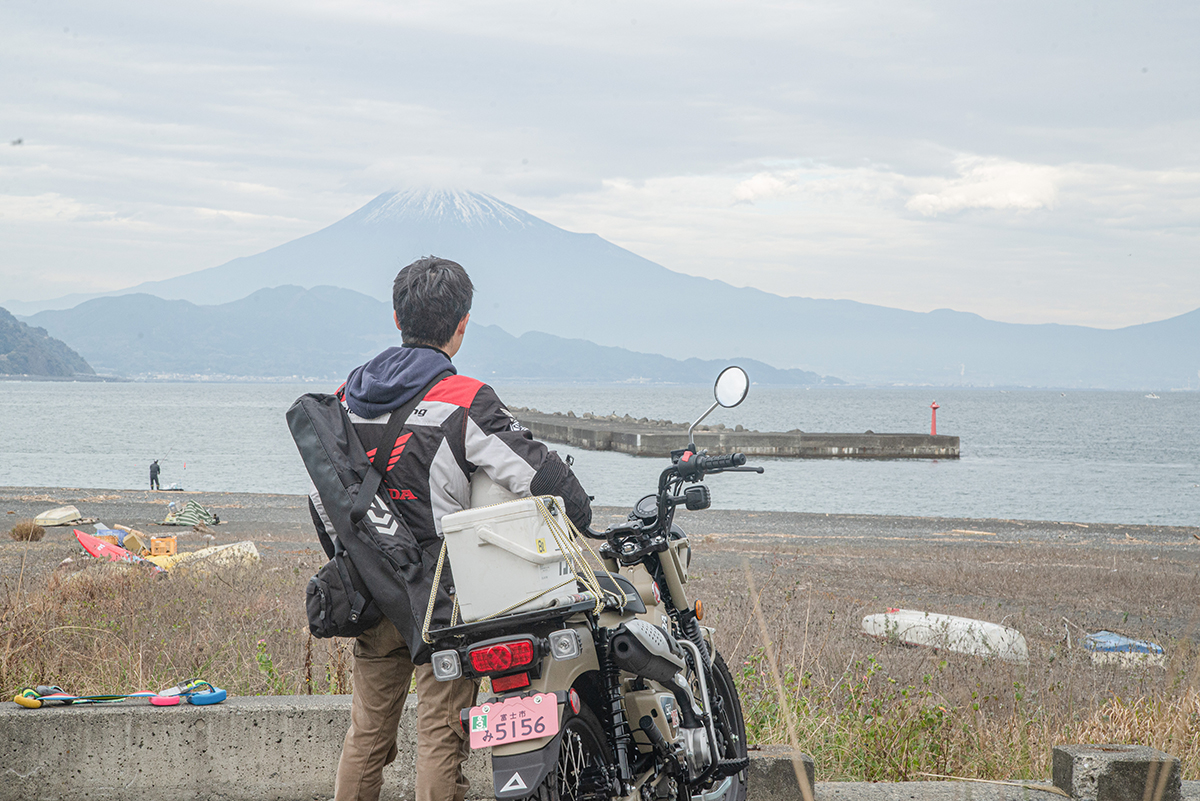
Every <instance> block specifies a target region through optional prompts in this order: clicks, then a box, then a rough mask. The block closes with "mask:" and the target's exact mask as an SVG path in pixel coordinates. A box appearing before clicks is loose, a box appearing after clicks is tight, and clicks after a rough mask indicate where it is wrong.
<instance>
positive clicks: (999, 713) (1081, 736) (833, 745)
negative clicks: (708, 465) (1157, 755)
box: [706, 577, 1200, 781]
mask: <svg viewBox="0 0 1200 801" xmlns="http://www.w3.org/2000/svg"><path fill="white" fill-rule="evenodd" d="M773 578H774V577H769V578H768V580H767V582H766V584H768V585H769V584H771V582H772V580H773ZM797 584H800V582H797ZM810 586H811V585H810ZM771 589H773V590H774V592H771V591H767V592H764V593H762V594H760V595H759V596H758V599H759V601H761V602H762V606H763V611H764V612H765V616H766V618H767V619H766V620H764V622H763V624H762V625H761V626H759V627H755V626H754V624H753V623H752V622H746V623H743V621H748V620H752V619H753V617H754V614H755V613H756V611H757V610H755V609H754V607H755V605H756V601H755V599H754V598H751V597H749V596H748V594H747V592H746V590H745V588H744V587H731V588H730V589H729V590H728V591H727V595H726V596H725V597H724V598H723V599H721V600H720V602H713V601H711V600H706V606H707V607H709V608H712V609H716V610H718V614H719V617H720V620H732V621H736V622H737V624H738V625H736V626H731V627H730V629H731V630H725V631H723V632H721V635H720V636H721V639H719V641H718V646H719V647H721V648H722V650H724V651H726V659H727V661H728V662H729V664H730V665H731V666H735V665H736V666H737V667H734V668H733V669H734V672H735V678H736V680H737V684H738V688H739V692H740V695H741V700H742V707H743V712H744V715H745V718H746V725H747V734H748V737H749V741H750V742H751V743H758V744H761V745H768V744H788V741H789V737H788V734H787V717H788V714H787V713H788V712H789V711H790V713H791V718H792V720H793V721H794V727H795V730H796V734H795V745H797V746H798V747H799V749H800V750H801V751H803V752H805V753H808V754H810V755H811V756H812V757H813V758H814V759H815V761H816V764H817V766H818V770H819V772H820V774H821V776H822V777H824V778H825V779H828V780H858V781H862V780H867V781H913V780H919V779H921V778H923V774H942V775H954V776H961V777H969V778H979V779H1017V780H1045V779H1046V778H1048V777H1049V775H1050V758H1051V753H1052V749H1053V747H1054V746H1055V745H1060V744H1067V743H1128V744H1140V745H1148V746H1151V747H1155V748H1159V749H1161V750H1163V751H1166V752H1167V753H1170V754H1173V755H1174V756H1177V757H1179V758H1180V760H1181V763H1182V769H1183V778H1185V779H1197V778H1200V653H1198V650H1197V647H1196V645H1195V643H1193V642H1192V640H1191V637H1190V634H1187V635H1185V636H1182V637H1176V638H1165V637H1162V636H1158V637H1157V639H1159V640H1160V642H1161V643H1162V644H1163V645H1165V646H1166V647H1167V651H1168V653H1170V654H1173V658H1172V660H1171V661H1170V662H1169V663H1168V665H1167V666H1166V668H1165V669H1164V668H1162V667H1148V666H1147V667H1142V668H1137V669H1133V670H1125V669H1122V668H1119V667H1116V666H1097V665H1093V664H1092V663H1091V661H1090V659H1089V657H1088V656H1087V654H1086V652H1084V651H1082V650H1081V649H1080V648H1079V647H1078V643H1075V644H1074V646H1075V647H1072V644H1071V640H1070V639H1069V638H1068V637H1067V636H1065V635H1064V636H1063V637H1062V638H1061V639H1059V638H1057V637H1047V636H1042V637H1037V636H1029V637H1028V638H1027V639H1028V640H1029V646H1030V655H1031V659H1030V663H1029V664H1028V665H1012V664H1007V663H1004V662H1001V661H999V660H983V659H978V658H975V657H970V656H964V655H960V654H952V653H947V652H937V651H933V650H929V649H915V648H903V647H899V646H897V645H895V644H887V643H882V642H877V641H875V640H871V639H868V638H866V637H864V636H863V635H862V634H861V632H860V631H859V622H860V620H861V617H862V615H863V614H867V613H870V612H875V611H878V609H877V608H873V607H872V606H868V605H863V604H862V603H861V602H859V601H858V600H857V599H846V598H840V597H838V596H836V595H834V594H831V593H823V594H822V593H814V592H812V591H811V590H810V591H809V592H804V593H796V592H794V591H788V590H784V591H782V592H781V591H779V590H778V582H777V583H776V584H775V585H774V587H773V588H771ZM805 589H807V588H805ZM814 596H815V597H814ZM1015 622H1016V623H1017V625H1018V628H1019V629H1022V630H1024V631H1026V632H1040V631H1052V629H1050V628H1049V627H1048V626H1041V625H1039V621H1037V620H1036V619H1033V618H1026V617H1024V616H1021V617H1019V618H1018V620H1017V621H1015ZM719 625H720V621H718V626H719ZM739 628H740V629H741V633H740V636H739V632H738V631H737V629H739ZM719 630H720V629H719ZM1058 631H1059V633H1062V632H1063V629H1061V628H1060V629H1059V630H1058ZM768 637H769V638H770V650H768V649H767V647H765V645H766V643H765V642H764V641H765V640H766V639H767V638H768ZM769 653H774V654H776V657H775V658H776V659H778V661H779V667H778V668H777V670H776V671H774V672H773V671H772V669H771V665H770V662H769V656H768V654H769ZM775 673H777V674H778V679H776V677H775V675H774V674H775ZM781 698H782V699H783V700H782V702H781ZM785 705H786V709H785Z"/></svg>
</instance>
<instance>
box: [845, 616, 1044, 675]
mask: <svg viewBox="0 0 1200 801" xmlns="http://www.w3.org/2000/svg"><path fill="white" fill-rule="evenodd" d="M862 629H863V633H864V634H866V635H867V636H868V637H873V638H875V639H877V640H882V641H884V642H888V643H892V644H895V645H907V646H921V647H926V648H940V649H942V650H946V651H953V652H955V653H960V654H968V655H970V656H981V657H985V658H996V659H1001V660H1003V661H1005V662H1011V663H1013V664H1017V665H1024V664H1027V663H1028V662H1029V647H1028V646H1027V645H1026V643H1025V637H1024V636H1023V635H1022V634H1021V632H1019V631H1017V630H1016V629H1012V628H1009V627H1007V626H1001V625H999V624H998V623H989V622H987V621H984V620H975V619H973V618H969V617H956V616H954V615H942V614H938V613H936V612H923V611H919V610H913V609H889V610H888V611H887V612H885V613H882V614H877V615H867V616H866V617H864V618H863V620H862Z"/></svg>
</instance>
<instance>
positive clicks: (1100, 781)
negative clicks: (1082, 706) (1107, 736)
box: [1053, 745, 1182, 801]
mask: <svg viewBox="0 0 1200 801" xmlns="http://www.w3.org/2000/svg"><path fill="white" fill-rule="evenodd" d="M1164 771H1165V772H1166V775H1165V777H1164V775H1163V772H1164ZM1053 772H1054V786H1055V787H1057V788H1059V789H1060V790H1063V791H1064V792H1067V793H1070V794H1071V798H1074V799H1079V800H1080V801H1180V799H1181V798H1182V787H1181V783H1180V774H1179V760H1178V759H1176V758H1175V757H1173V756H1171V755H1170V754H1167V753H1164V752H1162V751H1159V750H1158V749H1155V748H1148V747H1146V746H1143V745H1059V746H1055V748H1054V753H1053ZM1160 788H1161V789H1160Z"/></svg>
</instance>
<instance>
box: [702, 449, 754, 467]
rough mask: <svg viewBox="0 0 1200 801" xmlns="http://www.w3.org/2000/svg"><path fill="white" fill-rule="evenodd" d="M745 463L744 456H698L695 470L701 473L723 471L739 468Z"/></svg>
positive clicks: (734, 454)
mask: <svg viewBox="0 0 1200 801" xmlns="http://www.w3.org/2000/svg"><path fill="white" fill-rule="evenodd" d="M745 463H746V454H744V453H730V454H727V455H725V456H698V457H696V469H697V470H701V471H708V470H725V469H727V468H730V467H741V466H742V465H744V464H745Z"/></svg>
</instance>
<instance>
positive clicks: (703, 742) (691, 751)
mask: <svg viewBox="0 0 1200 801" xmlns="http://www.w3.org/2000/svg"><path fill="white" fill-rule="evenodd" d="M675 742H676V743H677V744H678V745H680V746H681V747H682V748H683V754H684V756H685V757H686V758H687V765H688V774H689V778H692V779H694V778H696V777H697V776H699V775H700V774H701V773H703V772H704V769H705V768H707V767H708V765H709V763H710V762H712V749H711V748H710V747H709V742H708V732H707V731H705V730H704V729H703V728H698V729H684V728H680V729H679V734H678V735H676V737H675Z"/></svg>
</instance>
